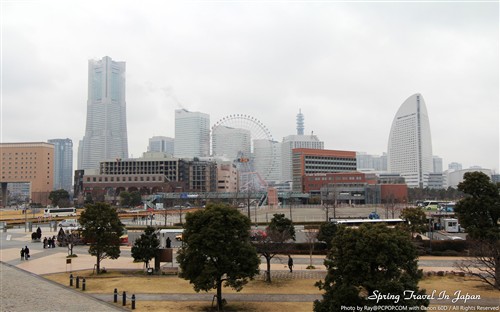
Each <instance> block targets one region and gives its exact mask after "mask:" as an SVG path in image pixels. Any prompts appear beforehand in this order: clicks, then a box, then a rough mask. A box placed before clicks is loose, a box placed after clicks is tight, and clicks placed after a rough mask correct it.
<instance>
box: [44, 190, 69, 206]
mask: <svg viewBox="0 0 500 312" xmlns="http://www.w3.org/2000/svg"><path fill="white" fill-rule="evenodd" d="M49 200H50V201H51V202H52V206H54V207H56V206H58V207H61V208H64V207H69V206H70V201H69V193H68V191H66V190H64V189H60V190H55V191H52V192H50V194H49Z"/></svg>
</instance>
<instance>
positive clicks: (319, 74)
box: [1, 1, 499, 172]
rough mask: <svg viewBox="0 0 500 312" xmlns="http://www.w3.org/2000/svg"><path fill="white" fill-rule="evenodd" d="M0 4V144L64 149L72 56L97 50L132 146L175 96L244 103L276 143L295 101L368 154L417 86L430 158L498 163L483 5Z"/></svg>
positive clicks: (77, 88) (142, 146) (138, 149)
mask: <svg viewBox="0 0 500 312" xmlns="http://www.w3.org/2000/svg"><path fill="white" fill-rule="evenodd" d="M96 3H97V2H96ZM1 5H2V13H1V14H2V22H1V23H2V64H1V65H2V107H1V115H2V117H1V118H2V120H1V124H2V126H1V141H2V142H38V141H47V140H48V139H51V138H58V137H64V138H66V137H67V138H70V139H72V141H73V142H74V143H75V154H76V148H77V142H78V141H79V140H80V139H81V137H82V134H83V133H84V131H85V114H86V105H85V103H86V100H87V98H86V94H87V72H86V71H87V61H88V60H89V59H96V58H97V59H99V58H101V57H102V56H104V55H109V56H110V57H112V58H113V59H117V60H121V61H124V62H126V63H127V90H126V93H127V126H128V140H129V155H130V156H133V157H140V156H141V155H142V153H143V152H145V151H146V150H147V146H148V139H149V138H151V137H153V136H167V137H174V136H175V135H174V124H175V117H174V116H175V110H176V109H179V108H185V109H187V110H189V111H199V112H203V113H207V114H209V115H210V119H211V120H212V123H213V121H216V120H219V119H220V118H222V117H223V116H227V115H229V114H234V113H241V114H248V115H251V116H254V117H256V118H258V119H259V120H260V121H261V122H262V123H263V124H265V125H266V126H267V127H268V128H269V130H270V131H271V133H272V135H273V138H274V139H275V140H276V141H278V142H281V141H282V139H283V138H284V137H286V136H288V135H292V134H295V133H296V114H297V112H298V111H299V109H300V110H301V112H302V113H303V114H304V116H305V132H304V133H305V134H311V133H314V134H315V135H317V136H318V138H319V139H320V140H321V141H323V142H324V148H325V149H335V150H351V151H358V152H366V153H368V154H373V155H382V153H384V152H386V151H387V144H388V138H389V132H390V126H391V120H392V118H393V116H394V114H395V113H396V111H397V109H398V107H399V106H400V105H401V103H402V102H403V101H404V100H405V99H406V98H408V96H410V95H411V94H414V93H420V94H422V95H423V97H424V98H425V100H426V104H427V109H428V113H429V120H430V127H431V129H432V141H433V154H434V155H437V156H439V157H441V158H443V168H444V169H446V168H447V164H449V163H451V162H458V163H461V164H463V167H464V168H469V167H471V166H475V165H477V166H481V167H483V168H487V169H493V170H495V171H496V172H498V169H499V168H498V167H499V160H498V145H499V139H498V137H499V133H498V117H499V116H498V54H499V53H498V41H499V40H498V34H499V31H498V6H499V4H498V3H491V2H483V3H467V2H465V3H464V2H462V3H448V2H446V3H443V2H435V3H433V2H427V3H414V2H413V3H411V2H410V3H404V2H400V3H369V2H365V3H340V2H317V3H281V2H280V3H275V2H274V3H263V2H257V3H253V4H251V3H248V2H240V3H234V4H229V3H224V2H210V1H209V2H206V3H203V4H200V3H189V4H182V3H179V2H174V3H172V4H163V3H157V2H150V1H146V2H145V3H144V5H141V6H139V5H133V4H132V3H129V2H115V1H109V2H106V3H99V7H100V8H102V12H107V13H106V14H104V13H102V12H101V13H96V12H95V3H93V2H92V1H90V2H81V1H75V2H74V3H71V4H67V3H61V2H56V1H41V2H39V3H34V2H21V3H14V2H9V3H2V4H1ZM56 6H57V9H58V10H57V12H63V13H64V14H58V13H57V14H56V13H55V7H56ZM109 12H112V13H109ZM423 17H425V18H423ZM34 29H36V31H32V30H34ZM61 51H64V53H61ZM27 107H29V109H27ZM68 124H70V125H71V126H67V125H68ZM210 126H212V124H211V125H210ZM75 163H76V162H75Z"/></svg>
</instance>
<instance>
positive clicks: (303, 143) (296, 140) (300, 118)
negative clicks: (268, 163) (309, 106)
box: [281, 110, 324, 182]
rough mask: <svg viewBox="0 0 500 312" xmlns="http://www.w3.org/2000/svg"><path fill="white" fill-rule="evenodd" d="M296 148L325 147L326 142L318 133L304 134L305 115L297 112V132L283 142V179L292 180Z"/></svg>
mask: <svg viewBox="0 0 500 312" xmlns="http://www.w3.org/2000/svg"><path fill="white" fill-rule="evenodd" d="M294 148H312V149H324V142H323V141H320V140H319V139H318V137H317V136H316V135H313V134H310V135H304V115H303V114H302V112H301V111H300V110H299V113H298V114H297V134H296V135H289V136H286V137H284V138H283V142H282V143H281V181H283V182H290V181H292V178H293V177H292V150H293V149H294Z"/></svg>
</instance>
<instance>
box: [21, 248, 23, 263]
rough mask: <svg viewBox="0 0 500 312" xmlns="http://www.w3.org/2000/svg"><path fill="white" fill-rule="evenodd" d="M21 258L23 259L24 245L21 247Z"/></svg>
mask: <svg viewBox="0 0 500 312" xmlns="http://www.w3.org/2000/svg"><path fill="white" fill-rule="evenodd" d="M21 260H24V247H23V248H21Z"/></svg>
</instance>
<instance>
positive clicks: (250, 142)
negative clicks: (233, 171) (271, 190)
mask: <svg viewBox="0 0 500 312" xmlns="http://www.w3.org/2000/svg"><path fill="white" fill-rule="evenodd" d="M212 154H213V155H214V156H219V157H226V158H228V159H229V160H232V161H233V162H234V163H235V164H236V167H237V168H238V173H239V182H240V191H249V190H252V191H256V190H265V189H266V188H267V185H268V182H269V181H272V180H275V179H276V178H275V177H276V175H277V174H278V172H277V170H278V168H277V163H278V162H277V151H276V142H275V141H274V140H273V137H272V135H271V132H270V131H269V130H268V129H267V127H266V126H265V125H264V124H263V123H262V122H260V121H259V120H258V119H257V118H255V117H252V116H249V115H244V114H233V115H229V116H226V117H224V118H222V119H220V120H219V121H217V122H216V123H215V125H214V126H213V127H212Z"/></svg>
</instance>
